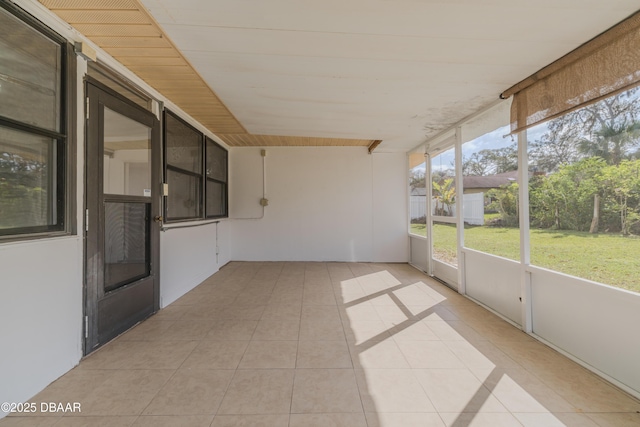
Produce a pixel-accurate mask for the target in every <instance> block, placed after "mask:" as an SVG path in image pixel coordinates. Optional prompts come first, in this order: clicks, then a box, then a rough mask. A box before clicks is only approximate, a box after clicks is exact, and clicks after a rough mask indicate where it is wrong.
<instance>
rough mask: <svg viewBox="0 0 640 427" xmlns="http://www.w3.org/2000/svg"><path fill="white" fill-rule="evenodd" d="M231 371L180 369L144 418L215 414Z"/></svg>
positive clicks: (152, 402) (145, 412) (147, 408)
mask: <svg viewBox="0 0 640 427" xmlns="http://www.w3.org/2000/svg"><path fill="white" fill-rule="evenodd" d="M231 377H233V371H232V370H209V369H179V370H177V371H176V373H175V374H174V375H173V376H172V377H171V379H170V380H169V381H168V382H167V383H166V384H165V385H164V386H163V387H162V389H160V391H159V392H158V394H157V395H156V396H155V397H154V398H153V400H152V401H151V403H150V404H149V406H147V407H146V409H145V410H144V415H205V414H211V415H213V414H215V412H216V410H217V409H218V406H219V405H220V401H221V400H222V397H223V396H224V393H225V391H226V390H227V386H228V385H229V382H230V381H231Z"/></svg>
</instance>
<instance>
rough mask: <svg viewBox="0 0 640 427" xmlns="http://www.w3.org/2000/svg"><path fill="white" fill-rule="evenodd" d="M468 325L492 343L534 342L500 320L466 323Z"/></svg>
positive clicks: (520, 331)
mask: <svg viewBox="0 0 640 427" xmlns="http://www.w3.org/2000/svg"><path fill="white" fill-rule="evenodd" d="M468 324H469V325H470V326H471V327H472V328H473V329H475V330H476V331H477V332H478V333H479V334H480V335H482V336H483V337H485V338H486V339H488V340H489V341H492V342H496V341H497V342H502V341H527V342H533V341H534V339H533V338H532V337H531V336H529V335H527V334H526V333H524V332H523V331H522V330H520V329H518V328H516V327H515V326H513V325H511V324H509V323H507V322H505V321H504V320H501V319H497V320H490V321H484V322H474V323H470V322H468Z"/></svg>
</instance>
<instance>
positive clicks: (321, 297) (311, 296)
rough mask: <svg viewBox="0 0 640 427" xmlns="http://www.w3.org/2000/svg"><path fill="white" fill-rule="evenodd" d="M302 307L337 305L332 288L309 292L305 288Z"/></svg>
mask: <svg viewBox="0 0 640 427" xmlns="http://www.w3.org/2000/svg"><path fill="white" fill-rule="evenodd" d="M329 285H330V283H329ZM302 305H336V297H335V295H334V294H333V289H332V288H331V287H329V288H328V289H326V290H307V289H306V288H305V291H304V295H303V296H302Z"/></svg>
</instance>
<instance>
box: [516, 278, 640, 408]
mask: <svg viewBox="0 0 640 427" xmlns="http://www.w3.org/2000/svg"><path fill="white" fill-rule="evenodd" d="M528 268H529V270H530V271H531V288H532V300H533V313H532V317H533V332H534V333H535V334H536V335H538V336H539V337H541V338H543V339H544V340H546V341H548V342H549V343H551V344H553V345H555V346H556V347H558V348H560V349H562V350H564V351H566V352H567V353H569V354H571V355H572V356H574V357H576V358H577V359H580V360H581V361H583V362H584V363H586V364H587V365H590V366H592V367H595V368H596V369H597V370H599V371H600V372H602V373H604V374H605V375H607V376H608V377H609V379H614V380H616V381H618V383H619V385H621V386H623V388H626V389H627V391H630V392H631V393H633V394H635V395H636V396H640V369H639V367H638V361H640V334H638V325H640V295H639V294H637V293H633V292H629V291H625V290H622V289H616V288H612V287H610V286H606V285H600V284H598V283H594V282H590V281H588V280H583V279H578V278H576V277H570V276H567V275H564V274H560V273H555V272H552V271H549V270H545V269H542V268H536V267H528Z"/></svg>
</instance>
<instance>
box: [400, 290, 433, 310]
mask: <svg viewBox="0 0 640 427" xmlns="http://www.w3.org/2000/svg"><path fill="white" fill-rule="evenodd" d="M393 295H394V296H395V298H397V299H398V300H399V301H400V302H401V303H402V304H404V305H421V306H425V307H433V306H434V305H436V304H437V303H438V302H437V301H436V300H435V299H434V298H432V297H431V296H429V295H428V294H427V293H426V292H424V291H423V290H422V289H421V288H420V287H418V286H416V285H411V286H406V287H404V288H401V289H397V290H395V291H393Z"/></svg>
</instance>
